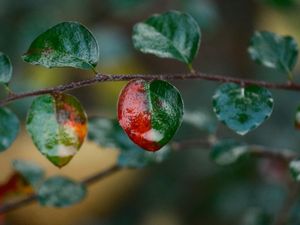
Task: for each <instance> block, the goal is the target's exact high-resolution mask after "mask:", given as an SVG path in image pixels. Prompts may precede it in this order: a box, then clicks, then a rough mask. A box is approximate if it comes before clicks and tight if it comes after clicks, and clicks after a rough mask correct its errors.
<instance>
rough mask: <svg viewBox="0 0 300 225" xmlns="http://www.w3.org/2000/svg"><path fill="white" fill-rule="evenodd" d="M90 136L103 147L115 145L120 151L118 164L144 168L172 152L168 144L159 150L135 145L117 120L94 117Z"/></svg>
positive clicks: (90, 122) (90, 125) (91, 120)
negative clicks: (150, 149)
mask: <svg viewBox="0 0 300 225" xmlns="http://www.w3.org/2000/svg"><path fill="white" fill-rule="evenodd" d="M88 138H89V140H91V141H94V142H95V143H97V144H98V145H99V146H101V147H113V148H116V149H118V150H119V151H120V154H119V157H118V165H119V166H121V167H130V168H142V167H146V166H150V165H153V164H156V163H161V162H162V161H164V160H165V159H167V158H168V157H169V155H170V153H171V150H170V148H169V147H168V146H165V147H164V148H162V149H161V150H160V151H158V152H147V151H144V150H143V149H141V148H139V147H138V146H137V145H135V144H134V143H133V142H132V141H131V140H130V139H129V138H128V136H127V135H126V134H125V133H124V131H123V130H122V128H121V127H120V125H119V123H118V121H117V120H113V119H106V118H100V117H94V118H91V119H90V120H89V134H88Z"/></svg>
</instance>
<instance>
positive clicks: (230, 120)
mask: <svg viewBox="0 0 300 225" xmlns="http://www.w3.org/2000/svg"><path fill="white" fill-rule="evenodd" d="M212 103H213V110H214V112H215V113H216V115H217V118H218V119H219V120H220V121H222V122H223V123H224V124H225V125H226V126H228V127H229V128H230V129H232V130H234V131H235V132H236V133H238V134H240V135H245V134H246V133H248V132H249V131H251V130H253V129H255V128H256V127H258V126H259V125H260V124H261V123H262V122H264V121H265V120H266V119H268V118H269V117H270V115H271V113H272V111H273V98H272V94H271V93H270V92H269V91H268V90H267V89H265V88H262V87H258V86H247V87H245V88H241V87H240V86H239V85H238V84H234V83H226V84H223V85H221V86H220V87H219V88H218V90H217V91H216V93H215V95H214V96H213V101H212Z"/></svg>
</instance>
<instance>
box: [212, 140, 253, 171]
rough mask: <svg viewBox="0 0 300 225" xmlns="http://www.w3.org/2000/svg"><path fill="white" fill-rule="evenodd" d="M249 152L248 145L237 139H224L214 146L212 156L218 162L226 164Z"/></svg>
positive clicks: (222, 164)
mask: <svg viewBox="0 0 300 225" xmlns="http://www.w3.org/2000/svg"><path fill="white" fill-rule="evenodd" d="M247 152H248V149H247V146H245V145H244V144H241V143H239V142H237V141H235V140H223V141H220V142H219V143H217V144H216V145H214V146H213V148H212V150H211V152H210V156H211V158H212V160H213V161H214V162H215V163H216V164H218V165H220V166H225V165H230V164H232V163H235V162H236V161H237V160H238V159H239V158H240V157H241V156H243V155H245V154H246V153H247Z"/></svg>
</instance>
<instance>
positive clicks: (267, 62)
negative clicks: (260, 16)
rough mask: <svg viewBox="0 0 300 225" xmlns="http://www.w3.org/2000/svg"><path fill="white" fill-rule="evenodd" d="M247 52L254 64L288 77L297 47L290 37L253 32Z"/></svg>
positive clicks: (295, 56)
mask: <svg viewBox="0 0 300 225" xmlns="http://www.w3.org/2000/svg"><path fill="white" fill-rule="evenodd" d="M248 52H249V54H250V56H251V58H252V60H254V61H255V62H257V63H259V64H261V65H264V66H266V67H269V68H273V69H277V70H281V71H283V72H286V73H287V74H289V75H290V73H291V71H292V70H293V68H294V66H295V65H296V63H297V58H298V45H297V43H296V41H295V39H294V38H292V37H290V36H280V35H277V34H275V33H272V32H267V31H262V32H255V34H254V36H253V37H252V39H251V42H250V46H249V48H248Z"/></svg>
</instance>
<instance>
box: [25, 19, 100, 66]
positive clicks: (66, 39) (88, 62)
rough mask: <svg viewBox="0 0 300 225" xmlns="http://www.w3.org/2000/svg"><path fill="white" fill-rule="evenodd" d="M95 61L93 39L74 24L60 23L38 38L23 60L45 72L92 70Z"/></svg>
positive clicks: (84, 30) (85, 29)
mask: <svg viewBox="0 0 300 225" xmlns="http://www.w3.org/2000/svg"><path fill="white" fill-rule="evenodd" d="M98 58H99V50H98V44H97V42H96V39H95V38H94V37H93V35H92V33H91V32H90V31H89V30H88V29H87V28H86V27H84V26H83V25H81V24H79V23H77V22H63V23H60V24H57V25H56V26H54V27H52V28H50V29H49V30H47V31H46V32H44V33H42V34H41V35H40V36H38V37H37V38H36V39H35V40H34V41H33V42H32V44H31V45H30V47H29V49H28V51H27V53H25V54H24V55H23V60H24V61H26V62H28V63H31V64H34V65H42V66H45V67H47V68H52V67H74V68H79V69H94V67H95V66H96V65H97V62H98Z"/></svg>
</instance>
